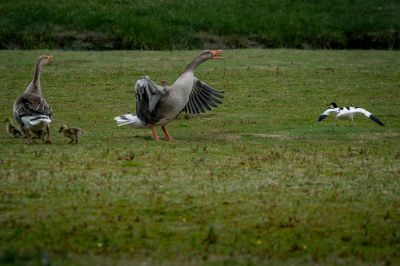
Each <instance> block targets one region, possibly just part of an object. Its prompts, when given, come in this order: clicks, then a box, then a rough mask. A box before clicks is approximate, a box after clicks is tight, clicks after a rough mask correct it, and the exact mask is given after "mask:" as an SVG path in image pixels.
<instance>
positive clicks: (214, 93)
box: [182, 77, 224, 114]
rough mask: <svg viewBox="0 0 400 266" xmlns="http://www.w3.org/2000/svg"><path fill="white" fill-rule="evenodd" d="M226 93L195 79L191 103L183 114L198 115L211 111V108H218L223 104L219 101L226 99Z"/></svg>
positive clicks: (184, 109)
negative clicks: (224, 94)
mask: <svg viewBox="0 0 400 266" xmlns="http://www.w3.org/2000/svg"><path fill="white" fill-rule="evenodd" d="M223 93H224V92H223V91H219V90H216V89H214V88H212V87H210V86H209V85H207V84H206V83H204V82H202V81H201V80H199V79H197V78H196V77H195V78H194V81H193V89H192V93H191V94H190V96H189V101H188V103H187V104H186V106H185V107H184V108H183V110H182V111H183V112H187V113H191V114H198V113H204V112H205V111H206V110H205V109H207V110H211V107H217V106H218V104H221V103H222V102H221V101H220V100H219V99H222V98H224V96H223V95H222V94H223Z"/></svg>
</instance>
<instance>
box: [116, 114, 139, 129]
mask: <svg viewBox="0 0 400 266" xmlns="http://www.w3.org/2000/svg"><path fill="white" fill-rule="evenodd" d="M114 120H115V122H117V126H125V125H130V126H133V127H138V128H140V127H144V126H145V125H144V123H143V122H142V121H141V120H140V119H139V117H137V116H136V115H132V114H123V115H120V116H116V117H114Z"/></svg>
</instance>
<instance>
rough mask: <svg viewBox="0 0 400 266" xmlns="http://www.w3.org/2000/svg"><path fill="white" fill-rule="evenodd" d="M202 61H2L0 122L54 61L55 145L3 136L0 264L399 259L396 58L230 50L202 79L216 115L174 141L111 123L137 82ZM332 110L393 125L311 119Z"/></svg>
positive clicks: (49, 78) (47, 92)
mask: <svg viewBox="0 0 400 266" xmlns="http://www.w3.org/2000/svg"><path fill="white" fill-rule="evenodd" d="M198 53H199V51H176V52H152V51H146V52H144V51H116V52H67V51H58V50H54V51H1V52H0V73H1V74H0V114H1V120H2V121H3V120H4V119H5V118H6V117H11V116H12V104H13V101H14V100H15V99H16V97H17V96H18V95H20V94H21V93H22V92H23V91H24V89H25V88H26V86H27V84H28V83H29V82H30V80H31V78H32V70H33V66H34V63H35V61H36V58H37V57H38V56H39V55H41V54H53V56H54V60H53V61H52V62H51V63H50V64H49V65H47V66H45V67H44V69H43V73H42V79H41V85H42V92H43V95H44V96H45V97H46V98H47V100H48V102H49V103H50V104H51V106H52V108H53V111H54V116H53V118H54V119H53V122H52V124H51V139H52V142H53V144H51V145H45V144H42V143H40V142H39V141H36V143H35V144H27V141H26V140H25V139H14V138H12V137H10V136H8V135H7V133H6V131H5V128H4V127H3V128H2V130H0V143H1V145H0V264H12V265H14V264H31V265H36V264H44V265H129V264H139V263H146V264H165V265H188V264H189V265H203V264H204V265H222V264H225V265H234V264H239V265H252V264H254V265H262V264H278V265H280V264H287V263H291V264H293V265H299V264H311V263H317V264H320V265H326V264H333V265H335V264H341V265H342V264H345V265H362V264H377V265H383V264H393V265H394V264H399V263H400V119H399V116H400V53H399V52H398V51H305V50H284V49H283V50H227V51H225V53H224V54H223V58H224V60H213V61H208V62H205V63H204V64H202V65H201V66H200V67H199V68H198V70H197V72H196V76H197V77H198V78H199V79H201V80H203V81H205V82H206V83H208V84H209V85H211V86H213V87H214V88H216V89H221V90H224V91H225V93H224V95H225V98H224V100H223V104H222V105H220V106H219V107H218V108H215V109H214V110H212V111H210V112H207V113H206V114H201V115H196V116H193V115H186V114H181V115H180V116H179V118H178V119H177V120H175V121H173V122H171V123H170V125H169V126H168V129H169V131H170V133H171V135H172V137H173V138H174V139H175V141H174V142H173V143H169V142H166V141H164V140H162V141H160V142H155V141H153V140H152V139H151V137H150V136H151V131H150V130H149V129H141V130H138V129H133V128H128V127H120V128H118V127H117V126H116V125H115V123H114V121H113V117H114V116H116V115H120V114H123V113H125V112H128V111H129V112H134V110H135V100H134V95H133V86H134V83H135V82H136V79H138V78H139V77H141V76H144V75H148V76H150V77H151V78H152V79H153V80H154V81H156V82H158V83H159V82H161V80H165V81H168V82H169V83H172V82H173V81H174V80H175V79H176V78H177V76H179V74H180V73H181V72H182V70H183V69H184V67H185V66H186V65H187V64H188V63H189V61H190V60H191V59H192V58H193V57H195V56H196V55H197V54H198ZM332 101H336V102H337V104H338V105H339V106H361V107H364V108H366V109H367V110H369V111H371V112H372V113H373V114H374V115H375V116H377V117H378V118H379V119H381V120H382V121H383V122H384V123H385V127H380V126H379V125H377V124H375V123H374V122H373V121H371V120H369V119H368V118H366V117H363V116H362V115H358V116H357V117H356V119H355V121H354V122H351V121H338V122H337V125H336V126H334V119H333V117H328V118H327V119H326V120H324V121H322V122H317V118H318V116H319V114H320V113H321V112H322V111H324V110H325V109H326V108H327V107H328V106H329V104H330V102H332ZM62 124H67V125H68V126H71V127H81V128H83V129H84V130H85V131H86V132H87V133H86V135H84V136H83V137H82V138H81V141H80V143H78V145H69V144H67V143H68V139H66V138H64V137H62V136H61V134H59V133H58V129H59V127H60V126H61V125H62ZM159 134H160V136H163V134H162V132H161V130H159ZM162 139H163V138H162Z"/></svg>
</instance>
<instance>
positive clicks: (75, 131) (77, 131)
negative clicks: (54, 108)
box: [58, 125, 85, 144]
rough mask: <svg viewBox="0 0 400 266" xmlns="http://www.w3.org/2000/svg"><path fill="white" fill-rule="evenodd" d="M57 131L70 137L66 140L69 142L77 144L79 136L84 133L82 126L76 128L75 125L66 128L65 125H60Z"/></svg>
mask: <svg viewBox="0 0 400 266" xmlns="http://www.w3.org/2000/svg"><path fill="white" fill-rule="evenodd" d="M58 132H59V133H62V134H63V135H64V137H67V138H70V139H71V141H70V142H68V143H69V144H71V143H73V142H74V141H75V144H78V138H79V136H80V135H83V134H85V131H84V130H83V129H82V128H77V127H71V128H68V127H67V126H66V125H62V126H61V127H60V130H59V131H58Z"/></svg>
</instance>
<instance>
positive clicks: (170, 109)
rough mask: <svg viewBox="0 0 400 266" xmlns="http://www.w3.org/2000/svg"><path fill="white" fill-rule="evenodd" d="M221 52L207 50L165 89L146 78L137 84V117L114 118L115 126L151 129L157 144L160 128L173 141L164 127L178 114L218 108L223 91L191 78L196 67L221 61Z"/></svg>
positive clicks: (128, 115) (139, 80)
mask: <svg viewBox="0 0 400 266" xmlns="http://www.w3.org/2000/svg"><path fill="white" fill-rule="evenodd" d="M221 53H222V50H206V51H203V52H201V53H200V55H198V56H197V57H196V58H194V59H193V61H192V62H191V63H190V64H189V65H188V66H187V67H186V68H185V70H184V72H183V74H182V75H180V76H179V78H178V79H177V80H176V81H175V82H174V84H172V85H171V86H168V85H167V84H166V83H165V82H163V83H162V85H161V86H159V85H157V84H155V83H154V82H153V81H152V80H151V79H150V78H149V77H147V76H144V77H141V78H139V79H138V80H137V82H136V85H135V96H136V114H130V113H128V114H123V115H120V116H117V117H115V118H114V120H115V121H116V122H117V125H118V126H123V125H129V126H132V127H135V128H150V129H151V131H152V134H153V138H154V140H157V141H158V140H159V139H160V138H159V136H158V135H157V132H156V129H155V126H161V128H162V130H163V132H164V134H165V138H166V140H168V141H172V137H171V135H170V134H169V133H168V131H167V128H166V125H167V124H168V123H169V122H170V121H171V120H173V119H174V118H175V117H176V116H177V115H178V114H179V113H180V112H182V111H183V112H186V113H191V114H198V113H204V112H205V111H206V110H211V108H212V107H217V106H218V104H221V103H222V102H221V99H222V98H223V95H222V94H223V91H219V90H216V89H214V88H212V87H210V86H209V85H207V84H206V83H204V82H203V81H201V80H199V79H197V78H196V77H195V76H194V71H195V69H196V67H197V66H198V65H200V64H201V63H203V62H205V61H207V60H209V59H220V58H221Z"/></svg>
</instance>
